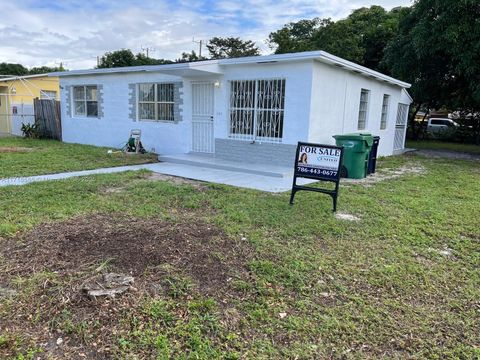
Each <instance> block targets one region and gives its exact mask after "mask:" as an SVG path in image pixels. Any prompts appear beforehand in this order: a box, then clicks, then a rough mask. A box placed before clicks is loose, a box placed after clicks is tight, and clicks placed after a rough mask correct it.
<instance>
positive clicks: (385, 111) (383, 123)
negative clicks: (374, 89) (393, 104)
mask: <svg viewBox="0 0 480 360" xmlns="http://www.w3.org/2000/svg"><path fill="white" fill-rule="evenodd" d="M389 100H390V95H387V94H385V95H383V103H382V118H381V120H380V130H385V129H386V128H387V120H388V102H389Z"/></svg>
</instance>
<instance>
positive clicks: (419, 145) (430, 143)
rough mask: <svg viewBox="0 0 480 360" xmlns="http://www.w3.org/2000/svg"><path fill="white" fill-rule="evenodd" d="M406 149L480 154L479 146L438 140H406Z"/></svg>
mask: <svg viewBox="0 0 480 360" xmlns="http://www.w3.org/2000/svg"><path fill="white" fill-rule="evenodd" d="M406 147H408V148H413V149H431V150H448V151H459V152H466V153H471V154H480V145H474V144H457V143H452V142H448V141H438V140H418V141H413V140H408V141H407V143H406Z"/></svg>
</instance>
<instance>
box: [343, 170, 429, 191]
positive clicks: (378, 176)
mask: <svg viewBox="0 0 480 360" xmlns="http://www.w3.org/2000/svg"><path fill="white" fill-rule="evenodd" d="M425 173H426V169H425V168H424V167H423V166H421V165H415V164H410V165H404V166H401V167H399V168H395V169H377V171H376V172H375V173H374V174H371V175H368V176H367V177H366V178H363V179H342V184H360V185H363V186H364V187H370V186H372V185H375V184H376V183H378V182H382V181H385V180H391V179H396V178H399V177H402V176H405V175H423V174H425Z"/></svg>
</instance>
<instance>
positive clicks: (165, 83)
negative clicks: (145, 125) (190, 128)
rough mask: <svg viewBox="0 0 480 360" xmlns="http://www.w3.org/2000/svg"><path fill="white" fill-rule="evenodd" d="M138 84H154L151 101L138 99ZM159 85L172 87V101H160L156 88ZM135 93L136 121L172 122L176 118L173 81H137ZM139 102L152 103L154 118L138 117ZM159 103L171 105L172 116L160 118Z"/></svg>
mask: <svg viewBox="0 0 480 360" xmlns="http://www.w3.org/2000/svg"><path fill="white" fill-rule="evenodd" d="M140 85H154V99H153V101H140ZM161 85H168V86H171V87H172V91H173V101H160V100H158V95H159V92H158V88H159V86H161ZM136 94H137V96H136V109H137V114H136V118H137V121H153V122H168V123H173V122H175V121H176V120H177V119H175V84H174V83H173V82H155V83H147V82H143V83H138V84H137V86H136ZM140 104H153V107H154V114H155V115H154V117H155V118H154V119H142V118H141V117H140ZM160 104H167V105H171V106H172V110H171V114H172V118H171V119H160V118H159V111H158V106H159V105H160Z"/></svg>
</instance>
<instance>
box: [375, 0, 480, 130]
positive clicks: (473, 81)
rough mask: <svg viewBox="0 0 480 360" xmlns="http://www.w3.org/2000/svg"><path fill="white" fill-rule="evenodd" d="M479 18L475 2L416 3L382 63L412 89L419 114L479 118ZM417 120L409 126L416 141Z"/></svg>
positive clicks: (439, 0)
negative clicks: (449, 112)
mask: <svg viewBox="0 0 480 360" xmlns="http://www.w3.org/2000/svg"><path fill="white" fill-rule="evenodd" d="M479 18H480V4H479V2H478V1H477V0H462V1H453V2H452V1H449V0H417V1H416V2H415V4H414V5H413V6H412V8H411V10H410V11H409V12H408V13H406V14H405V16H403V17H402V19H401V21H400V25H399V29H398V34H397V35H396V37H395V38H394V39H393V41H392V42H391V43H390V44H389V45H388V46H387V48H386V51H385V59H384V63H385V64H386V65H387V66H388V67H389V68H390V69H391V72H392V74H393V75H394V76H396V77H399V78H401V79H404V80H406V81H409V82H411V83H412V84H413V86H412V89H411V93H412V95H413V98H414V100H415V109H418V108H420V107H421V106H426V107H428V108H440V107H442V106H445V107H447V108H449V109H455V110H460V109H469V112H470V113H472V114H475V113H479V112H480V23H479V20H478V19H479ZM414 115H415V114H412V116H411V117H410V126H411V128H412V129H413V130H414V131H413V133H414V136H416V135H418V127H416V125H415V121H414V120H413V119H414ZM416 128H417V129H416ZM477 128H480V124H479V126H477ZM478 138H480V135H478Z"/></svg>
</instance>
